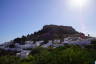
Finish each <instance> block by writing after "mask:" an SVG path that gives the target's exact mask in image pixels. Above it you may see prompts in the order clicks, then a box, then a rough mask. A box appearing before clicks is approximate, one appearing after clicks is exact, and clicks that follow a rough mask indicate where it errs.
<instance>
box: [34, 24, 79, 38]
mask: <svg viewBox="0 0 96 64" xmlns="http://www.w3.org/2000/svg"><path fill="white" fill-rule="evenodd" d="M66 34H70V35H72V34H79V32H77V31H76V30H75V29H74V28H73V27H71V26H57V25H45V26H43V29H41V30H40V31H38V32H36V33H35V34H34V35H38V36H39V37H38V39H40V40H43V39H45V40H46V39H48V40H51V39H55V38H58V39H60V38H64V37H65V35H66Z"/></svg>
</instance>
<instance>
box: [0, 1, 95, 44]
mask: <svg viewBox="0 0 96 64" xmlns="http://www.w3.org/2000/svg"><path fill="white" fill-rule="evenodd" d="M89 1H90V2H89ZM76 3H77V4H76ZM82 3H83V2H81V5H82ZM85 5H86V6H85ZM72 6H73V7H72ZM47 24H56V25H64V26H73V27H74V28H75V29H76V30H77V31H80V32H83V33H85V34H91V35H92V36H96V29H95V28H96V0H88V4H87V2H86V3H84V4H83V5H82V7H81V6H80V7H79V5H78V2H73V3H72V2H71V1H69V0H0V43H2V42H5V41H9V40H12V39H14V38H16V37H21V36H22V35H27V34H30V33H33V32H35V31H38V30H40V29H41V28H42V26H44V25H47Z"/></svg>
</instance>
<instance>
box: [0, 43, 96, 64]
mask: <svg viewBox="0 0 96 64" xmlns="http://www.w3.org/2000/svg"><path fill="white" fill-rule="evenodd" d="M32 51H33V52H31V54H30V55H29V56H28V57H27V58H24V59H21V58H18V57H15V56H1V57H0V64H93V63H94V61H95V60H96V50H95V49H88V48H81V47H80V46H78V45H66V46H62V47H58V48H55V49H50V48H49V49H46V48H41V47H38V48H35V49H32Z"/></svg>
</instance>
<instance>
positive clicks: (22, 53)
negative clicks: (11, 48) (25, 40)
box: [16, 50, 31, 58]
mask: <svg viewBox="0 0 96 64" xmlns="http://www.w3.org/2000/svg"><path fill="white" fill-rule="evenodd" d="M30 52H31V51H30V50H22V51H21V52H20V53H17V54H16V56H18V57H21V58H26V57H27V56H28V55H29V54H30Z"/></svg>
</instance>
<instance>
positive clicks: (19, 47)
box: [0, 37, 95, 58]
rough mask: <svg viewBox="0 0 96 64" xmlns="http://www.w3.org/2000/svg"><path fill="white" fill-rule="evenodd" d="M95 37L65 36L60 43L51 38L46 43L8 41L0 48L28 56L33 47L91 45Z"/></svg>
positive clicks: (24, 56)
mask: <svg viewBox="0 0 96 64" xmlns="http://www.w3.org/2000/svg"><path fill="white" fill-rule="evenodd" d="M93 39H95V38H93V37H89V38H82V37H66V38H64V41H63V42H61V43H60V40H54V42H53V41H51V40H49V41H48V43H46V44H44V43H43V41H36V42H35V43H33V41H26V42H25V44H19V43H15V44H14V47H10V45H13V43H11V42H6V43H4V44H2V45H0V49H3V50H5V51H13V52H14V51H17V53H16V56H18V57H21V58H26V57H27V56H28V55H29V54H30V52H31V51H32V50H30V49H33V48H36V47H43V48H49V47H52V48H57V47H60V46H64V45H65V44H73V45H80V46H83V45H89V44H90V43H91V40H93Z"/></svg>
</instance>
